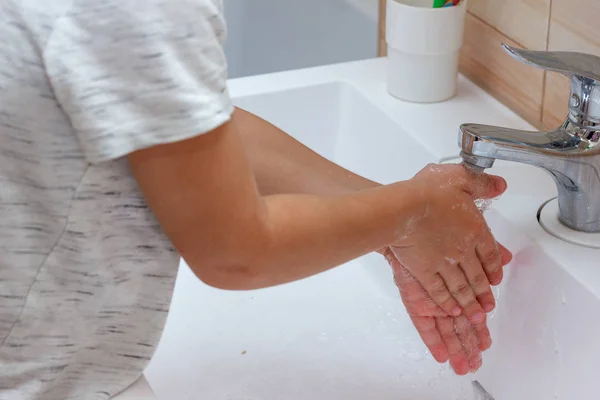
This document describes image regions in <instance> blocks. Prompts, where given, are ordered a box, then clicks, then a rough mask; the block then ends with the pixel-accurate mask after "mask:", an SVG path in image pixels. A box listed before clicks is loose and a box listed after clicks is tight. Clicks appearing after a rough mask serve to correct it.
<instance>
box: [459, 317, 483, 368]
mask: <svg viewBox="0 0 600 400" xmlns="http://www.w3.org/2000/svg"><path fill="white" fill-rule="evenodd" d="M454 329H455V330H456V334H457V336H458V339H459V340H460V343H461V345H462V347H463V350H464V352H465V354H466V355H467V359H468V360H469V361H468V362H469V372H476V371H477V370H478V369H479V368H481V364H482V362H483V360H482V357H481V350H480V349H479V346H480V344H479V337H478V335H477V331H476V330H475V326H474V325H473V324H471V323H469V321H467V320H466V319H465V318H464V317H462V316H461V317H458V318H456V319H455V320H454Z"/></svg>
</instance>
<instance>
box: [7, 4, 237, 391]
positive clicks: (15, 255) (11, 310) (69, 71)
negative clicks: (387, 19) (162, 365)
mask: <svg viewBox="0 0 600 400" xmlns="http://www.w3.org/2000/svg"><path fill="white" fill-rule="evenodd" d="M224 36H225V27H224V22H223V18H222V4H221V0H102V1H98V0H51V1H50V0H0V38H2V40H0V399H2V400H25V399H27V400H40V399H43V400H71V399H78V400H79V399H85V400H88V399H89V400H96V399H98V400H99V399H107V398H110V397H112V396H113V395H115V394H117V393H118V392H120V391H122V390H123V389H125V388H126V387H127V386H128V385H130V384H131V383H132V382H134V381H135V380H136V379H137V378H138V377H139V376H140V375H141V373H142V371H143V369H144V368H145V366H146V364H147V363H148V361H149V360H150V358H151V357H152V355H153V352H154V350H155V348H156V345H157V343H158V340H159V339H160V335H161V332H162V330H163V326H164V322H165V318H166V316H167V312H168V309H169V303H170V300H171V294H172V290H173V283H174V279H175V276H176V272H177V265H178V261H179V256H178V254H177V252H176V251H175V249H174V248H173V246H172V245H171V243H170V242H169V240H168V239H167V238H166V237H165V236H164V234H163V233H162V231H161V228H160V226H159V225H158V224H157V222H156V220H155V219H154V217H153V215H152V213H151V212H150V210H149V209H148V207H147V205H146V203H145V201H144V199H143V197H142V195H141V194H140V191H139V189H138V187H137V185H136V182H135V180H134V179H133V178H132V176H131V174H130V172H129V169H128V165H127V162H126V160H125V159H124V158H123V156H124V155H126V154H128V153H130V152H132V151H135V150H138V149H142V148H145V147H149V146H152V145H156V144H161V143H167V142H173V141H178V140H183V139H186V138H190V137H193V136H196V135H198V134H202V133H205V132H208V131H210V130H212V129H214V128H216V127H217V126H219V125H221V124H223V123H224V122H226V121H227V120H228V119H229V118H230V116H231V113H232V105H231V101H230V99H229V96H228V94H227V90H226V62H225V58H224V55H223V51H222V47H221V44H222V41H223V39H224Z"/></svg>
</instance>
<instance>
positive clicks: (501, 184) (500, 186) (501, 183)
mask: <svg viewBox="0 0 600 400" xmlns="http://www.w3.org/2000/svg"><path fill="white" fill-rule="evenodd" d="M506 187H507V184H506V181H505V180H504V179H502V178H500V177H497V178H496V189H497V190H498V191H499V192H504V191H505V190H506Z"/></svg>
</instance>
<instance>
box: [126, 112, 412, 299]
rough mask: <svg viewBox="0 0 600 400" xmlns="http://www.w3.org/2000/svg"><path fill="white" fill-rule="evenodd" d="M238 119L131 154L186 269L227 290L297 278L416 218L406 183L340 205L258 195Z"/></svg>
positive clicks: (380, 242) (388, 238)
mask: <svg viewBox="0 0 600 400" xmlns="http://www.w3.org/2000/svg"><path fill="white" fill-rule="evenodd" d="M237 125H238V121H237V116H235V117H234V120H233V122H229V123H226V124H224V125H222V126H221V127H219V128H218V129H216V130H214V131H213V132H210V133H208V134H205V135H202V136H198V137H196V138H193V139H189V140H186V141H182V142H177V143H173V144H165V145H160V146H155V147H152V148H149V149H145V150H141V151H138V152H135V153H132V154H131V155H130V156H129V161H130V164H131V166H132V171H133V173H134V175H135V177H136V179H137V180H138V182H139V184H140V187H141V188H142V190H143V192H144V194H145V196H146V198H147V200H148V203H149V205H150V206H151V208H152V209H153V211H154V212H155V214H156V215H157V218H158V219H159V221H160V223H161V225H162V226H163V228H164V229H165V231H166V233H167V234H168V236H169V237H170V238H171V240H172V241H173V243H174V245H175V246H176V247H177V248H178V250H179V251H180V253H181V254H182V256H183V257H184V258H185V260H186V261H187V262H188V264H189V265H190V267H191V268H192V270H193V271H194V272H195V273H196V274H197V275H198V277H200V278H201V279H202V280H204V281H205V282H207V283H209V284H211V285H213V286H216V287H220V288H225V289H253V288H260V287H266V286H272V285H277V284H281V283H285V282H290V281H293V280H297V279H301V278H304V277H307V276H310V275H314V274H316V273H319V272H322V271H324V270H327V269H329V268H332V267H334V266H336V265H339V264H342V263H344V262H346V261H349V260H351V259H353V258H356V257H359V256H361V255H363V254H366V253H368V252H371V251H373V250H377V249H379V248H381V247H384V246H385V245H387V244H389V243H392V242H394V241H395V239H396V234H397V232H398V225H399V221H401V220H403V219H407V218H408V217H409V215H410V214H412V213H414V212H419V211H418V209H419V208H420V207H419V206H418V205H416V204H413V202H414V201H415V200H416V199H415V198H411V197H409V196H403V195H402V193H407V192H409V190H408V189H406V186H409V185H410V184H409V183H399V184H397V185H395V186H389V187H381V188H375V189H369V190H365V191H362V192H357V193H352V194H344V195H340V196H329V197H319V196H315V195H310V194H308V195H305V194H296V195H294V194H292V195H267V196H261V195H260V194H259V192H258V189H257V186H256V183H255V180H254V176H253V173H252V170H251V168H250V162H249V160H248V157H247V156H246V153H245V151H244V147H243V142H242V140H241V138H240V135H239V134H238V129H237Z"/></svg>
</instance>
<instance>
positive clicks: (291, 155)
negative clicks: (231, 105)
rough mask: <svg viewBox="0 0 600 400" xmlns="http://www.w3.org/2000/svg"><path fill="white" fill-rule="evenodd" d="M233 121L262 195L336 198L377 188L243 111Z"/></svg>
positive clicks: (238, 111)
mask: <svg viewBox="0 0 600 400" xmlns="http://www.w3.org/2000/svg"><path fill="white" fill-rule="evenodd" d="M234 121H235V124H236V126H237V129H238V132H240V135H241V137H242V141H243V143H244V148H245V150H246V153H247V154H248V158H249V160H250V164H251V167H252V170H253V172H254V176H255V178H256V181H257V184H258V188H259V190H260V193H261V194H262V195H271V194H282V193H286V194H292V193H302V194H316V195H325V196H326V195H339V194H345V193H351V192H355V191H357V190H363V189H368V188H372V187H376V186H379V184H378V183H376V182H373V181H371V180H369V179H366V178H364V177H362V176H360V175H357V174H355V173H353V172H351V171H348V170H346V169H344V168H342V167H340V166H339V165H337V164H335V163H333V162H331V161H329V160H327V159H326V158H325V157H322V156H321V155H319V154H318V153H316V152H314V151H313V150H311V149H309V148H308V147H306V146H305V145H303V144H302V143H300V142H298V141H297V140H296V139H294V138H293V137H291V136H290V135H288V134H286V133H285V132H283V131H282V130H281V129H279V128H277V127H275V126H273V125H272V124H270V123H268V122H267V121H265V120H263V119H261V118H259V117H257V116H256V115H254V114H251V113H249V112H247V111H244V110H242V109H236V111H235V116H234Z"/></svg>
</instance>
